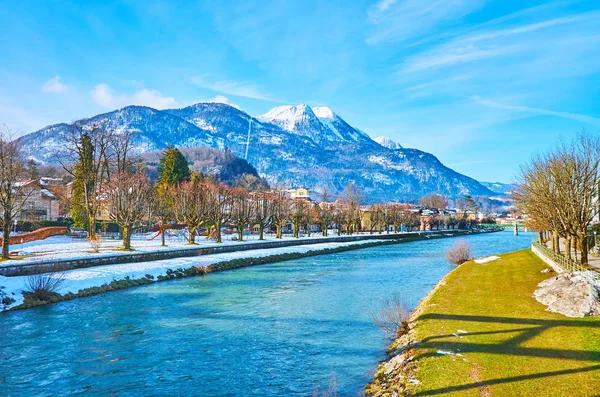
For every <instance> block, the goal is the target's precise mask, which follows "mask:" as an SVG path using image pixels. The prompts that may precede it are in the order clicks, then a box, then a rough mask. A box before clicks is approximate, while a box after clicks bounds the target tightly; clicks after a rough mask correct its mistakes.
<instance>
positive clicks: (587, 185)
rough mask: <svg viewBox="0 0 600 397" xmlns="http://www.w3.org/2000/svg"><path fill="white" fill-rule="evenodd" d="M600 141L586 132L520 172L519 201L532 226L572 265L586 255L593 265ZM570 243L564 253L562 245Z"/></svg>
mask: <svg viewBox="0 0 600 397" xmlns="http://www.w3.org/2000/svg"><path fill="white" fill-rule="evenodd" d="M599 164H600V139H599V137H598V136H597V135H595V134H592V133H589V132H585V131H584V132H582V133H580V134H579V135H578V136H577V137H576V138H574V139H573V140H571V141H569V142H565V143H562V144H561V145H560V146H558V147H556V148H555V149H554V150H552V151H550V152H548V153H546V154H542V155H539V156H537V157H536V158H534V159H533V160H531V161H530V162H529V163H527V164H525V165H523V166H522V167H521V170H520V176H519V181H518V189H517V191H516V193H515V194H514V198H515V200H516V202H517V205H518V206H519V208H520V209H521V210H522V211H523V213H525V214H526V215H528V220H527V225H528V227H529V228H530V229H532V230H535V231H538V232H539V233H540V240H541V241H542V242H546V241H551V243H552V248H553V250H554V252H556V253H558V254H560V253H561V251H562V249H564V252H565V254H566V256H567V258H569V259H572V251H574V252H575V259H577V258H576V256H577V251H579V252H581V257H580V261H581V263H582V264H587V262H588V250H589V245H588V237H587V236H588V228H589V226H590V223H591V222H592V220H593V218H594V216H595V215H596V214H597V212H598V204H597V197H598V180H599V174H598V173H599ZM561 239H562V241H564V245H563V248H562V249H561V244H560V241H561Z"/></svg>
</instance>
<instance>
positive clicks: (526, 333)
mask: <svg viewBox="0 0 600 397" xmlns="http://www.w3.org/2000/svg"><path fill="white" fill-rule="evenodd" d="M424 320H454V321H466V322H474V323H496V324H499V325H500V324H507V325H517V326H518V325H524V326H525V327H519V328H514V329H505V330H493V331H482V332H473V333H467V334H461V335H460V336H461V337H463V338H464V337H469V336H481V335H498V334H511V333H518V335H517V336H515V337H514V338H510V339H508V340H506V341H504V342H502V343H497V344H488V343H469V342H464V341H461V340H460V339H458V340H457V341H448V340H441V339H445V338H451V337H456V336H457V335H455V334H444V335H435V336H430V337H428V338H425V339H423V340H422V341H421V342H422V345H421V346H420V347H423V348H425V349H430V351H428V352H427V353H423V354H420V355H418V356H416V357H415V360H418V359H421V358H425V357H438V356H439V354H438V353H436V351H437V350H450V351H456V352H460V353H461V354H464V353H487V354H492V355H498V356H502V355H510V356H522V357H540V358H552V359H561V360H573V361H587V362H598V363H600V351H590V350H569V349H553V348H536V347H523V346H521V345H522V344H523V343H525V342H527V341H529V340H530V339H532V338H534V337H536V336H538V335H540V334H541V333H543V332H544V331H546V330H549V329H552V328H555V327H573V328H581V327H584V328H600V321H578V320H577V319H573V320H543V319H529V318H510V317H487V316H468V315H446V314H436V313H432V314H424V315H422V316H420V317H419V318H418V321H424ZM528 326H529V327H528ZM461 339H462V338H461ZM597 370H600V364H598V365H591V366H587V367H583V368H574V369H564V370H557V371H549V372H540V373H532V374H526V375H519V376H513V377H507V378H498V379H488V380H484V381H478V382H473V383H469V384H464V385H456V386H448V387H444V388H440V389H435V390H425V391H422V392H419V393H417V394H415V395H416V396H430V395H441V394H446V393H452V392H459V391H464V390H469V389H475V388H481V387H485V386H491V385H497V384H505V383H510V382H519V381H525V380H531V379H541V378H548V377H553V376H560V375H568V374H575V373H584V372H590V371H597Z"/></svg>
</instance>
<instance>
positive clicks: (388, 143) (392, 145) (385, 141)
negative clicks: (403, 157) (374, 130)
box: [373, 136, 402, 150]
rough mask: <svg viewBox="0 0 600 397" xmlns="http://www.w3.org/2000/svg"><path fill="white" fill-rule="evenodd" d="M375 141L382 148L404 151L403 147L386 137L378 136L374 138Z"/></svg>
mask: <svg viewBox="0 0 600 397" xmlns="http://www.w3.org/2000/svg"><path fill="white" fill-rule="evenodd" d="M373 140H374V141H375V142H377V143H378V144H380V145H381V146H383V147H386V148H388V149H392V150H395V149H402V145H400V144H399V143H396V142H394V141H392V140H391V139H390V138H388V137H386V136H378V137H377V138H374V139H373Z"/></svg>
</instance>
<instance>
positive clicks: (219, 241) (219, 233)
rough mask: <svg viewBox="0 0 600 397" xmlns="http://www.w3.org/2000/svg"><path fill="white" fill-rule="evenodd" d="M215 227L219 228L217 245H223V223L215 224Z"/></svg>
mask: <svg viewBox="0 0 600 397" xmlns="http://www.w3.org/2000/svg"><path fill="white" fill-rule="evenodd" d="M215 226H216V227H217V241H216V243H218V244H220V243H222V242H223V241H222V239H221V222H217V223H216V224H215Z"/></svg>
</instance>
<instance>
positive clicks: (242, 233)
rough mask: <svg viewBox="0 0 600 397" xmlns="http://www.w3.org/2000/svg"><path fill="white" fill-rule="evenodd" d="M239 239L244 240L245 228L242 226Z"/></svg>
mask: <svg viewBox="0 0 600 397" xmlns="http://www.w3.org/2000/svg"><path fill="white" fill-rule="evenodd" d="M237 229H238V239H239V240H240V241H243V240H244V226H242V227H240V225H238V228H237Z"/></svg>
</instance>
